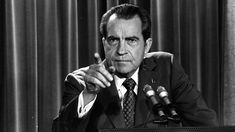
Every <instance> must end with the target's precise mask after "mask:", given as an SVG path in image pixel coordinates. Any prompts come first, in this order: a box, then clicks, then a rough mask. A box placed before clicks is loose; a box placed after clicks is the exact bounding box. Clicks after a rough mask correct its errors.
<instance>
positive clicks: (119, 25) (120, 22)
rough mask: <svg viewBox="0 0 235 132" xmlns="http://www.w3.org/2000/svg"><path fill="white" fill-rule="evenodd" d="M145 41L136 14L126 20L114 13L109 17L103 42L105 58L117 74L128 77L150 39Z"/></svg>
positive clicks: (138, 62) (142, 55)
mask: <svg viewBox="0 0 235 132" xmlns="http://www.w3.org/2000/svg"><path fill="white" fill-rule="evenodd" d="M146 42H147V43H146ZM146 42H145V41H144V38H143V35H142V25H141V20H140V18H139V17H138V16H135V17H133V18H131V19H128V20H125V19H119V18H117V17H116V15H115V14H113V15H112V16H111V17H110V19H109V21H108V24H107V37H106V39H104V38H103V44H104V50H105V56H106V59H107V60H108V62H109V63H111V64H109V65H112V66H114V67H115V69H116V72H117V74H118V75H121V76H124V77H130V76H131V75H132V74H133V73H134V72H135V70H136V69H137V68H138V67H139V65H140V63H141V62H142V60H143V58H144V54H145V53H147V52H148V51H149V49H150V47H151V39H148V40H147V41H146Z"/></svg>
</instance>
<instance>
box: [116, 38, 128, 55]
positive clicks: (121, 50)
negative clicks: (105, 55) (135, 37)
mask: <svg viewBox="0 0 235 132" xmlns="http://www.w3.org/2000/svg"><path fill="white" fill-rule="evenodd" d="M117 53H118V54H119V55H123V54H126V42H125V40H121V41H120V43H119V46H118V49H117Z"/></svg>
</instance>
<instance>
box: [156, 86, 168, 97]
mask: <svg viewBox="0 0 235 132" xmlns="http://www.w3.org/2000/svg"><path fill="white" fill-rule="evenodd" d="M157 93H158V95H159V97H160V98H165V97H167V96H168V93H167V91H166V89H165V88H164V87H163V86H158V87H157Z"/></svg>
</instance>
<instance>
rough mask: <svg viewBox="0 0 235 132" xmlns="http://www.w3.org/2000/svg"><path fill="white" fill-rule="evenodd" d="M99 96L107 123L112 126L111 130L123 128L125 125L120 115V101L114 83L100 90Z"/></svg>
mask: <svg viewBox="0 0 235 132" xmlns="http://www.w3.org/2000/svg"><path fill="white" fill-rule="evenodd" d="M100 94H102V96H99V97H100V98H99V101H100V103H101V104H102V105H103V107H104V112H105V114H106V115H107V118H108V121H109V122H110V123H111V124H112V126H113V128H124V127H125V123H124V117H123V115H122V108H121V100H120V98H119V95H118V92H117V88H116V86H115V83H114V81H113V82H112V84H111V86H110V87H109V88H105V89H102V92H101V93H100ZM104 125H105V124H104Z"/></svg>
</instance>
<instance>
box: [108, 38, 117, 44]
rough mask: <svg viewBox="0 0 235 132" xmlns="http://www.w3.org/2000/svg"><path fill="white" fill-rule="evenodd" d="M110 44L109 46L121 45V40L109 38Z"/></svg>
mask: <svg viewBox="0 0 235 132" xmlns="http://www.w3.org/2000/svg"><path fill="white" fill-rule="evenodd" d="M108 43H109V45H116V44H118V43H119V39H116V38H109V39H108Z"/></svg>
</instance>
